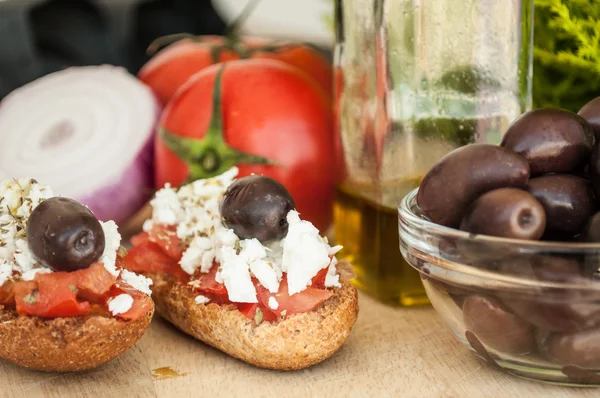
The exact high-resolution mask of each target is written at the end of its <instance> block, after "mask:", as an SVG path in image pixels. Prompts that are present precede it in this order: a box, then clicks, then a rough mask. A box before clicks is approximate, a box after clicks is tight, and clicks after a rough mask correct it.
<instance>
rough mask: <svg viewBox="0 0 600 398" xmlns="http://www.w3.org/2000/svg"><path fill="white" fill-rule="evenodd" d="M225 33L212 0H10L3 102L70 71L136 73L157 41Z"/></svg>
mask: <svg viewBox="0 0 600 398" xmlns="http://www.w3.org/2000/svg"><path fill="white" fill-rule="evenodd" d="M224 30H225V24H224V22H223V21H222V20H221V19H220V18H219V16H218V15H217V14H216V13H215V11H214V9H213V7H212V5H211V2H210V0H8V1H6V0H5V1H4V2H0V98H2V97H4V96H5V95H6V94H8V93H9V92H10V91H12V90H13V89H15V88H17V87H19V86H21V85H23V84H25V83H28V82H30V81H32V80H34V79H36V78H38V77H40V76H43V75H45V74H47V73H50V72H53V71H56V70H60V69H62V68H65V67H68V66H77V65H95V64H102V63H108V64H112V65H120V66H124V67H125V68H127V69H128V70H129V71H130V72H131V73H134V74H135V73H136V72H137V71H138V69H139V68H140V67H141V65H143V63H144V62H145V61H146V60H147V59H148V56H147V55H146V53H145V52H146V48H147V47H148V44H149V43H150V42H151V41H152V40H154V39H155V38H157V37H160V36H163V35H168V34H173V33H181V32H188V33H194V34H223V32H224Z"/></svg>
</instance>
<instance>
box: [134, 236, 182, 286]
mask: <svg viewBox="0 0 600 398" xmlns="http://www.w3.org/2000/svg"><path fill="white" fill-rule="evenodd" d="M124 267H125V268H126V269H128V270H130V271H134V272H142V273H143V272H167V273H169V274H171V275H175V276H176V277H177V278H179V280H181V281H187V280H189V278H190V276H189V275H188V274H186V273H185V272H184V271H183V270H182V269H181V267H180V266H179V265H178V264H177V261H176V260H174V259H173V258H171V257H169V256H168V255H166V254H165V253H164V252H163V251H162V249H161V248H160V246H158V245H157V244H156V243H154V242H150V241H146V242H144V243H142V244H140V245H138V246H136V247H134V248H133V249H131V250H129V252H128V253H127V255H126V256H125V266H124Z"/></svg>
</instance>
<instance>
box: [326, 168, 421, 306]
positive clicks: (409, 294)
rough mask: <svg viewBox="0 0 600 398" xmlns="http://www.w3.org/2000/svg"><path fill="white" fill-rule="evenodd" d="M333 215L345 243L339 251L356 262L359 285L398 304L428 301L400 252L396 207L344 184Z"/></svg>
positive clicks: (338, 192) (356, 281) (417, 275)
mask: <svg viewBox="0 0 600 398" xmlns="http://www.w3.org/2000/svg"><path fill="white" fill-rule="evenodd" d="M414 183H415V184H414V185H415V186H416V185H417V184H418V180H416V179H415V181H414ZM355 189H356V188H355ZM334 217H335V231H336V243H338V244H341V245H343V246H344V250H343V251H342V252H340V254H342V253H343V256H344V257H345V259H347V260H349V261H350V262H351V263H352V264H353V266H354V270H355V272H356V276H357V277H356V279H355V281H354V282H355V285H356V286H357V287H358V288H360V289H362V290H364V291H367V292H368V293H370V294H372V295H374V296H376V297H377V298H379V299H380V300H381V301H384V302H387V303H391V304H395V305H398V304H399V305H401V306H406V307H408V306H413V305H420V304H427V303H428V300H427V297H426V296H425V292H424V290H423V285H422V284H421V280H420V278H419V274H418V273H417V272H416V271H415V270H413V269H412V267H411V266H410V265H409V264H408V263H407V262H406V261H405V260H404V258H402V255H401V254H400V250H399V244H400V243H399V241H398V212H397V209H396V208H393V207H387V206H383V205H379V204H377V203H375V202H372V201H370V200H369V199H367V198H365V197H362V196H361V193H360V192H356V190H353V188H352V187H348V186H343V185H341V186H339V187H338V188H337V192H336V202H335V207H334Z"/></svg>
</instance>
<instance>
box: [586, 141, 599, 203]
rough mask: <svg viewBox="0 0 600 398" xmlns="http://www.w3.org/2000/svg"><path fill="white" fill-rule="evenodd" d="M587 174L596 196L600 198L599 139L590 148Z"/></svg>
mask: <svg viewBox="0 0 600 398" xmlns="http://www.w3.org/2000/svg"><path fill="white" fill-rule="evenodd" d="M588 176H589V178H590V181H591V182H592V189H593V190H594V193H595V194H596V197H597V198H600V141H598V142H597V143H596V144H595V145H594V148H593V149H592V156H591V157H590V164H589V166H588Z"/></svg>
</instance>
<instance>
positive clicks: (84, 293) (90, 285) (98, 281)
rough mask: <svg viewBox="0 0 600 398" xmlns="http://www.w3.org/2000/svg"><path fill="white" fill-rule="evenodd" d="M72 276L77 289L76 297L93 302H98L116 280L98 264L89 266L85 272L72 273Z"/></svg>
mask: <svg viewBox="0 0 600 398" xmlns="http://www.w3.org/2000/svg"><path fill="white" fill-rule="evenodd" d="M72 274H73V276H74V277H75V281H76V286H77V288H78V289H79V292H78V296H79V297H81V298H84V299H85V300H89V301H93V302H98V301H100V300H101V299H102V298H103V297H104V296H105V295H106V293H107V292H108V291H109V290H110V288H111V287H112V286H113V285H114V284H115V282H116V280H117V278H116V277H115V276H114V275H112V274H111V273H110V272H108V271H107V270H106V268H104V265H103V264H102V263H100V262H96V263H94V264H92V265H90V267H89V268H87V269H85V270H81V271H75V272H72Z"/></svg>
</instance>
